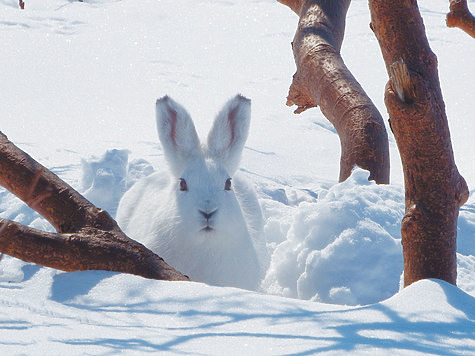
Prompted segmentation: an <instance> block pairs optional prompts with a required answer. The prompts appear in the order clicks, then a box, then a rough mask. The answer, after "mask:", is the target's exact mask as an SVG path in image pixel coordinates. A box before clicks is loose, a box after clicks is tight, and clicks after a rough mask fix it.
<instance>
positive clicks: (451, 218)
mask: <svg viewBox="0 0 475 356" xmlns="http://www.w3.org/2000/svg"><path fill="white" fill-rule="evenodd" d="M369 4H370V10H371V28H372V29H373V31H374V33H375V34H376V37H377V39H378V41H379V45H380V47H381V51H382V54H383V58H384V61H385V63H386V68H387V71H388V74H389V77H390V79H389V82H388V84H387V85H386V90H385V103H386V107H387V109H388V113H389V117H390V125H391V129H392V131H393V133H394V136H395V138H396V142H397V145H398V148H399V151H400V155H401V160H402V165H403V171H404V183H405V190H406V194H405V201H406V203H405V204H406V209H405V216H404V218H403V220H402V224H401V233H402V244H403V255H404V284H405V286H408V285H410V284H411V283H413V282H415V281H417V280H419V279H424V278H439V279H442V280H445V281H447V282H449V283H452V284H454V285H455V284H456V280H457V260H456V229H457V218H458V213H459V209H460V207H461V206H462V205H463V204H464V203H465V201H466V200H467V199H468V188H467V184H466V183H465V180H464V179H463V177H462V176H461V175H460V174H459V172H458V170H457V167H456V165H455V161H454V155H453V151H452V144H451V141H450V133H449V127H448V123H447V117H446V113H445V105H444V101H443V98H442V92H441V89H440V83H439V78H438V72H437V58H436V56H435V55H434V53H432V51H431V49H430V47H429V43H428V41H427V38H426V35H425V29H424V24H423V21H422V18H421V15H420V13H419V8H418V6H417V1H416V0H405V1H399V0H397V1H396V0H370V1H369Z"/></svg>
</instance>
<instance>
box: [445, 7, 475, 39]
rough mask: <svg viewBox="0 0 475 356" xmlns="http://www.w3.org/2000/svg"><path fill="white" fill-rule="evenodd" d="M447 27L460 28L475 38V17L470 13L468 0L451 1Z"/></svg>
mask: <svg viewBox="0 0 475 356" xmlns="http://www.w3.org/2000/svg"><path fill="white" fill-rule="evenodd" d="M446 23H447V27H458V28H459V29H461V30H462V31H465V32H466V33H467V34H469V35H470V36H472V37H473V38H475V17H474V16H473V15H472V14H471V13H470V10H469V8H468V4H467V0H450V12H449V13H448V14H447V17H446Z"/></svg>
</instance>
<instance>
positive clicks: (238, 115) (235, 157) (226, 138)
mask: <svg viewBox="0 0 475 356" xmlns="http://www.w3.org/2000/svg"><path fill="white" fill-rule="evenodd" d="M250 122H251V101H250V100H249V99H247V98H245V97H244V96H242V95H236V96H235V97H234V98H232V99H231V100H229V101H228V102H227V103H226V104H225V105H224V107H223V109H222V110H221V111H220V113H219V114H218V116H217V117H216V119H215V120H214V124H213V127H212V129H211V131H210V133H209V135H208V149H209V153H210V155H211V156H212V157H214V158H216V159H219V160H220V161H221V162H222V164H223V166H224V167H226V169H227V171H228V173H229V174H233V173H234V172H235V171H236V170H237V169H238V168H239V162H240V161H241V153H242V150H243V148H244V144H245V142H246V140H247V136H248V134H249V125H250Z"/></svg>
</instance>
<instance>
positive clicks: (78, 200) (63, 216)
mask: <svg viewBox="0 0 475 356" xmlns="http://www.w3.org/2000/svg"><path fill="white" fill-rule="evenodd" d="M0 185H2V186H4V187H5V188H7V189H8V190H9V191H10V192H12V193H13V194H15V195H16V196H17V197H19V198H20V199H21V200H23V201H24V202H25V203H27V204H28V205H29V206H30V207H31V208H33V209H34V210H36V211H37V212H38V213H40V214H41V215H42V216H43V217H44V218H45V219H46V220H48V221H49V222H50V223H51V224H52V225H53V226H54V227H55V228H56V230H57V231H58V233H47V232H44V231H39V230H36V229H32V228H29V227H26V226H23V225H21V224H18V223H15V222H12V221H8V220H5V219H0V252H1V253H5V254H8V255H11V256H13V257H16V258H19V259H22V260H24V261H28V262H34V263H37V264H40V265H43V266H47V267H53V268H57V269H61V270H64V271H77V270H80V271H82V270H108V271H116V272H124V273H131V274H136V275H140V276H143V277H146V278H152V279H164V280H187V279H188V278H187V277H185V276H183V275H182V274H181V273H180V272H178V271H176V270H175V269H173V268H172V267H170V266H169V265H168V264H166V263H165V262H164V261H163V260H162V259H161V258H160V257H158V256H157V255H155V254H154V253H153V252H152V251H150V250H148V249H147V248H145V247H144V246H143V245H141V244H139V243H138V242H136V241H134V240H132V239H130V238H128V237H127V236H126V235H125V234H124V233H123V232H122V231H121V230H120V228H119V227H118V225H117V223H116V222H115V221H114V220H113V219H112V218H111V216H110V215H109V214H108V213H107V212H106V211H104V210H102V209H98V208H97V207H95V206H94V205H93V204H91V203H90V202H89V201H88V200H86V199H85V198H84V197H83V196H82V195H80V194H79V193H78V192H76V191H75V190H74V189H73V188H72V187H70V186H69V185H68V184H66V183H65V182H63V181H62V180H61V179H60V178H58V177H57V176H56V175H55V174H53V173H52V172H50V171H49V170H48V169H46V168H45V167H43V166H42V165H40V164H39V163H38V162H36V161H35V160H34V159H33V158H31V157H30V156H29V155H28V154H26V153H25V152H23V151H22V150H20V149H19V148H18V147H16V146H15V145H14V144H13V143H12V142H10V141H9V140H8V138H7V137H6V136H5V135H4V134H2V133H1V132H0Z"/></svg>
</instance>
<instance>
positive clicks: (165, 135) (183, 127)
mask: <svg viewBox="0 0 475 356" xmlns="http://www.w3.org/2000/svg"><path fill="white" fill-rule="evenodd" d="M156 112H157V130H158V137H159V138H160V142H161V144H162V148H163V151H164V153H165V158H166V159H167V161H168V163H169V164H170V168H171V169H172V172H173V173H174V174H175V175H177V176H179V175H180V174H181V173H182V172H183V170H184V168H185V164H186V162H187V161H188V160H189V159H190V158H192V157H195V156H196V155H198V154H199V152H200V141H199V139H198V135H197V134H196V130H195V125H193V121H192V120H191V117H190V115H189V114H188V113H187V112H186V110H185V108H183V107H182V106H181V105H180V104H178V103H177V102H175V101H174V100H172V99H171V98H169V97H168V96H165V97H163V98H161V99H158V100H157V104H156Z"/></svg>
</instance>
